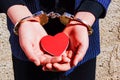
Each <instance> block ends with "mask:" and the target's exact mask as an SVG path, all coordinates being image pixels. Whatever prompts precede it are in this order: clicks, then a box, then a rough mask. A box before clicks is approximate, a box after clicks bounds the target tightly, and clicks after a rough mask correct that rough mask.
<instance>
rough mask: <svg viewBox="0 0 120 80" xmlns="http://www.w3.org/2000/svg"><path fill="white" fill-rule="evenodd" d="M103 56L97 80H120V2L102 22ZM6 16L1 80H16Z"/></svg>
mask: <svg viewBox="0 0 120 80" xmlns="http://www.w3.org/2000/svg"><path fill="white" fill-rule="evenodd" d="M100 33H101V36H100V39H101V40H100V41H101V54H100V55H99V56H98V58H97V69H96V80H120V76H119V75H120V0H112V3H111V4H110V6H109V9H108V13H107V16H106V17H105V18H104V19H101V20H100ZM13 75H14V73H13V69H12V59H11V49H10V44H9V32H8V30H7V26H6V15H5V14H0V80H14V77H13Z"/></svg>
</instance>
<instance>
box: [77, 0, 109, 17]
mask: <svg viewBox="0 0 120 80" xmlns="http://www.w3.org/2000/svg"><path fill="white" fill-rule="evenodd" d="M80 1H81V2H80ZM110 2H111V0H76V6H77V7H76V11H77V12H78V11H86V12H91V13H92V14H93V15H94V16H95V18H96V19H98V18H104V17H105V15H106V12H107V8H108V6H109V3H110Z"/></svg>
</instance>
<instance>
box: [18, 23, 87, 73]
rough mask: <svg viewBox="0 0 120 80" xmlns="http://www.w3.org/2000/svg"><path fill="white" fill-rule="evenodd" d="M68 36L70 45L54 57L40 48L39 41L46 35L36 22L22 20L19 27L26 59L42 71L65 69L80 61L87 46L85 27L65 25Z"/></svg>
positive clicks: (21, 44)
mask: <svg viewBox="0 0 120 80" xmlns="http://www.w3.org/2000/svg"><path fill="white" fill-rule="evenodd" d="M63 32H64V33H66V34H67V35H68V37H69V38H70V46H69V48H68V49H67V50H66V51H65V52H64V53H63V55H62V56H59V57H55V56H51V55H49V54H45V52H44V51H43V50H42V49H41V47H40V45H39V43H40V40H41V38H42V37H43V36H45V35H47V33H46V31H45V30H44V28H43V27H42V26H41V25H40V24H39V23H38V22H24V23H22V24H21V26H20V28H19V41H20V46H21V48H22V49H23V51H24V52H25V55H26V56H27V57H28V59H29V60H30V61H31V62H33V63H35V64H36V65H37V66H39V65H42V66H43V68H42V69H43V70H44V71H67V70H69V69H71V68H72V67H73V66H76V65H77V64H78V62H79V61H81V60H82V59H83V57H84V55H85V53H86V51H87V48H88V43H89V40H88V32H87V28H86V27H84V26H82V25H74V26H67V27H66V28H65V29H64V31H63Z"/></svg>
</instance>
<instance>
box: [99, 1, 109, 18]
mask: <svg viewBox="0 0 120 80" xmlns="http://www.w3.org/2000/svg"><path fill="white" fill-rule="evenodd" d="M97 2H98V3H100V4H101V5H102V6H103V8H104V11H103V13H102V15H101V17H105V15H106V12H107V9H108V6H109V4H110V2H111V0H97Z"/></svg>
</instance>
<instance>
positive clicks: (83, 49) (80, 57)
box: [73, 45, 87, 66]
mask: <svg viewBox="0 0 120 80" xmlns="http://www.w3.org/2000/svg"><path fill="white" fill-rule="evenodd" d="M86 51H87V49H86V47H84V46H82V45H79V46H78V49H77V52H76V55H75V57H74V59H73V65H74V66H76V65H77V64H78V62H79V61H81V60H83V58H84V56H85V54H86Z"/></svg>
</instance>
